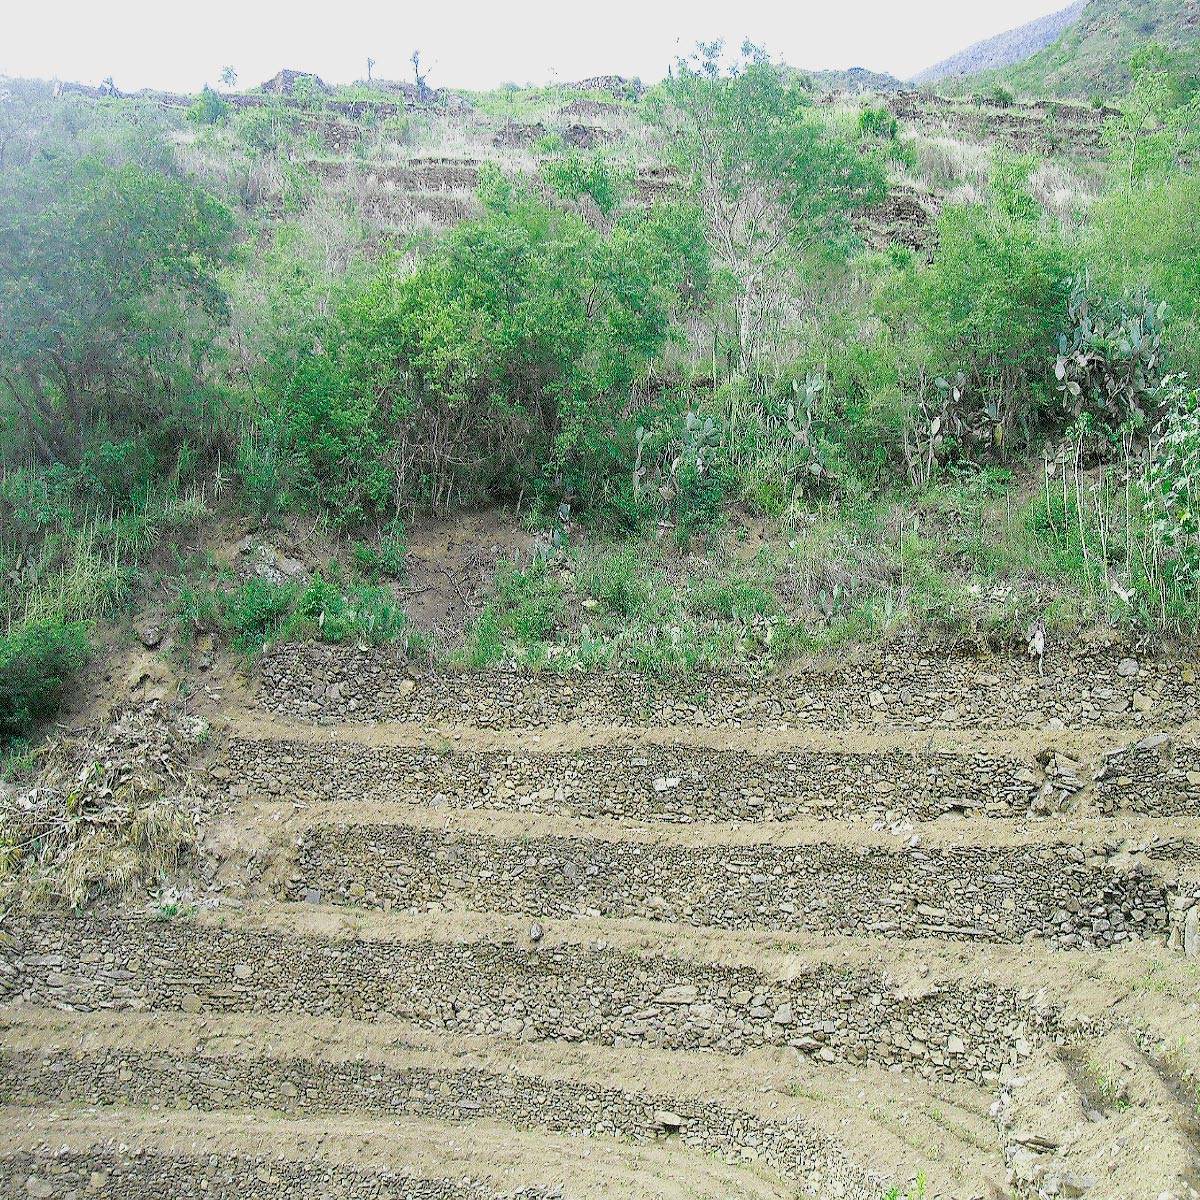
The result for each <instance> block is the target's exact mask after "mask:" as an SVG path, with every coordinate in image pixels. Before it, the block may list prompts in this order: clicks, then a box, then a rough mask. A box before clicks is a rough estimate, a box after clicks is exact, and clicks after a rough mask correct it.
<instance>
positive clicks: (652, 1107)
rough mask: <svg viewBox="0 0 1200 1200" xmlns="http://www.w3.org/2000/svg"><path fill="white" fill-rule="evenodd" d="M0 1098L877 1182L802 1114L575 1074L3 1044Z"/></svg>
mask: <svg viewBox="0 0 1200 1200" xmlns="http://www.w3.org/2000/svg"><path fill="white" fill-rule="evenodd" d="M0 1099H4V1100H6V1101H7V1102H10V1103H12V1102H17V1103H21V1104H35V1103H38V1104H44V1103H51V1104H52V1103H54V1102H55V1101H60V1100H63V1101H73V1102H76V1103H82V1104H87V1105H123V1106H126V1107H128V1106H134V1107H138V1108H143V1109H144V1108H162V1107H167V1108H180V1107H182V1108H193V1107H194V1108H198V1109H201V1110H205V1111H210V1110H217V1109H241V1108H245V1109H262V1108H266V1109H269V1110H274V1111H277V1112H284V1113H289V1114H295V1115H303V1116H312V1115H314V1114H329V1113H339V1114H340V1113H350V1114H353V1115H355V1116H363V1115H367V1114H370V1115H372V1116H386V1117H388V1118H392V1117H397V1116H401V1115H405V1116H415V1117H421V1118H427V1119H433V1120H438V1121H447V1122H457V1121H467V1120H478V1119H491V1120H499V1121H503V1122H505V1123H506V1124H508V1125H511V1126H513V1127H515V1128H517V1129H537V1130H551V1131H553V1132H566V1133H583V1134H589V1135H596V1134H598V1135H608V1136H616V1137H621V1138H625V1139H627V1140H630V1141H634V1142H639V1143H645V1142H651V1141H655V1140H658V1139H663V1138H666V1137H668V1136H672V1135H677V1136H678V1137H679V1138H680V1139H681V1140H682V1141H683V1142H685V1143H687V1144H688V1145H691V1146H694V1147H696V1148H697V1149H698V1150H702V1151H704V1152H707V1153H713V1154H718V1155H721V1156H723V1157H726V1158H729V1159H731V1160H737V1159H738V1158H740V1157H741V1155H742V1152H743V1150H745V1149H747V1148H753V1150H754V1152H755V1154H756V1157H758V1158H760V1159H761V1160H763V1161H764V1162H765V1163H766V1164H767V1165H768V1166H770V1167H772V1168H773V1169H775V1170H776V1171H778V1172H779V1173H780V1174H781V1175H784V1176H786V1177H788V1178H792V1179H807V1178H808V1177H809V1176H811V1175H812V1174H813V1173H814V1172H818V1173H819V1175H820V1177H821V1178H822V1179H823V1180H825V1181H829V1182H832V1181H834V1180H836V1181H838V1182H840V1183H841V1184H842V1185H843V1186H845V1187H847V1188H850V1189H852V1190H851V1192H850V1193H849V1194H851V1195H875V1194H877V1193H881V1192H882V1191H883V1186H882V1184H881V1182H880V1181H879V1180H876V1179H872V1178H871V1177H870V1176H869V1175H868V1174H867V1173H866V1172H865V1171H862V1170H860V1169H858V1168H856V1167H852V1166H851V1165H850V1164H849V1163H848V1162H847V1161H846V1158H845V1156H844V1154H843V1153H842V1151H841V1148H840V1147H839V1146H838V1145H837V1144H836V1143H834V1142H833V1141H832V1140H831V1139H829V1138H828V1137H826V1136H825V1135H823V1134H821V1133H819V1132H818V1131H817V1130H815V1129H813V1128H811V1127H810V1126H809V1125H808V1124H807V1123H805V1122H803V1121H801V1120H799V1119H792V1120H780V1121H763V1120H760V1119H759V1118H758V1117H755V1116H753V1115H751V1114H750V1113H745V1112H737V1111H731V1110H729V1109H726V1108H722V1107H720V1106H718V1105H715V1104H712V1103H710V1102H707V1101H702V1100H700V1101H697V1100H691V1101H682V1100H680V1099H679V1098H677V1097H665V1096H655V1095H650V1094H645V1093H636V1092H626V1091H621V1090H619V1089H617V1088H610V1087H600V1086H596V1085H593V1084H587V1083H579V1082H576V1081H574V1080H547V1079H540V1078H537V1077H534V1076H525V1075H518V1074H513V1073H505V1074H499V1073H496V1072H490V1071H481V1070H472V1069H463V1070H453V1071H437V1070H430V1069H429V1068H425V1067H403V1068H395V1067H388V1066H384V1065H382V1064H380V1063H378V1062H362V1061H343V1062H324V1061H313V1060H308V1059H294V1058H293V1059H278V1058H266V1057H255V1058H242V1057H236V1056H219V1055H186V1056H182V1055H176V1054H164V1053H161V1052H154V1051H134V1050H129V1049H125V1048H121V1049H108V1050H99V1051H82V1052H72V1053H66V1052H57V1053H42V1052H33V1051H25V1052H13V1051H0Z"/></svg>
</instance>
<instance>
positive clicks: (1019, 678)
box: [259, 645, 1200, 729]
mask: <svg viewBox="0 0 1200 1200" xmlns="http://www.w3.org/2000/svg"><path fill="white" fill-rule="evenodd" d="M260 670H261V676H262V687H261V690H260V698H259V703H260V704H261V705H262V706H263V707H264V708H267V709H269V710H270V711H272V712H276V713H280V714H284V715H287V716H291V717H295V716H300V717H305V718H309V719H312V720H316V721H320V722H323V723H325V722H337V721H346V720H387V721H409V722H416V723H418V724H424V725H428V724H437V723H457V724H465V725H476V726H481V727H487V728H523V727H528V726H539V725H548V724H562V723H565V722H577V723H580V724H583V725H626V724H638V723H640V724H652V725H660V726H667V725H670V726H696V725H700V726H719V725H732V726H741V725H750V726H754V725H757V724H773V725H778V724H780V723H786V724H789V725H795V726H803V727H810V728H814V729H873V728H895V729H932V728H948V729H958V728H962V729H967V728H980V729H987V728H993V729H994V728H1015V727H1032V728H1042V727H1044V726H1046V725H1047V724H1048V723H1050V722H1052V721H1057V722H1061V723H1062V724H1064V725H1067V726H1075V727H1083V728H1088V727H1105V726H1122V727H1125V726H1138V725H1141V724H1146V723H1149V724H1150V726H1151V727H1162V726H1163V725H1164V724H1174V723H1178V722H1182V721H1186V720H1189V719H1194V718H1196V717H1197V716H1200V707H1198V705H1197V698H1196V688H1195V684H1194V682H1191V680H1192V679H1193V676H1192V674H1191V669H1190V668H1187V667H1184V666H1182V665H1180V664H1178V663H1174V662H1167V661H1163V662H1155V661H1146V662H1144V663H1139V662H1136V661H1135V660H1133V659H1130V658H1127V657H1119V656H1118V655H1116V654H1114V653H1103V654H1101V653H1093V654H1090V655H1087V656H1080V657H1069V656H1067V655H1062V656H1061V657H1056V658H1054V659H1052V660H1050V661H1048V662H1047V663H1046V666H1045V671H1044V673H1042V674H1039V672H1038V668H1037V665H1036V664H1034V663H1032V662H1028V661H1024V660H1021V659H1016V658H997V659H972V658H965V657H961V656H946V655H937V656H931V655H925V656H922V655H920V654H919V653H918V652H915V651H912V652H905V651H902V652H897V650H896V648H894V647H892V648H890V649H889V652H888V653H887V654H882V653H881V654H880V655H879V657H878V658H877V659H875V660H872V661H871V662H870V663H845V664H839V665H838V666H836V667H831V668H830V669H829V671H828V672H823V673H818V672H815V671H810V672H807V673H799V674H794V675H787V676H774V677H771V678H768V679H763V680H757V681H754V682H743V681H738V680H735V679H732V678H729V677H724V676H716V677H711V678H707V679H704V680H697V681H696V683H695V691H694V693H693V694H689V693H688V692H686V691H683V690H681V689H680V685H676V686H675V688H672V687H671V686H670V685H668V684H665V683H659V682H656V681H654V680H651V679H648V678H646V677H642V676H635V675H630V674H627V673H618V672H595V673H592V674H590V675H587V676H576V675H572V676H566V677H562V676H554V675H550V674H519V673H516V672H507V671H501V670H492V671H483V672H475V673H472V674H470V675H464V674H459V673H454V672H447V671H441V670H431V671H420V670H418V669H417V668H416V667H415V666H413V664H411V663H408V662H407V661H406V660H405V659H404V658H403V657H402V656H401V655H400V654H398V652H396V651H394V650H386V649H385V650H371V649H366V650H357V649H353V648H346V647H338V646H323V645H304V646H294V645H288V646H279V647H277V648H275V649H274V650H272V651H271V652H270V653H268V654H267V655H265V656H264V657H263V659H262V662H261V666H260Z"/></svg>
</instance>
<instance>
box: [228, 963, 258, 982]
mask: <svg viewBox="0 0 1200 1200" xmlns="http://www.w3.org/2000/svg"><path fill="white" fill-rule="evenodd" d="M253 974H254V970H253V968H252V967H251V966H250V964H249V963H238V964H237V965H236V966H235V967H234V968H233V977H234V979H243V980H245V979H249V978H250V976H251V975H253Z"/></svg>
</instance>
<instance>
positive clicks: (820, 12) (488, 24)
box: [0, 0, 1069, 91]
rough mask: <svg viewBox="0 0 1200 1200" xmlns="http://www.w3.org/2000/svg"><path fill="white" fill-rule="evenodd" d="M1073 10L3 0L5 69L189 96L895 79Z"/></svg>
mask: <svg viewBox="0 0 1200 1200" xmlns="http://www.w3.org/2000/svg"><path fill="white" fill-rule="evenodd" d="M1068 2H1069V0H907V2H903V3H902V2H899V0H832V2H830V0H792V3H790V4H789V3H782V2H780V0H776V2H775V3H769V2H764V0H741V2H740V3H731V2H730V0H722V2H721V3H717V2H715V0H669V2H666V3H663V2H655V0H600V2H597V3H592V4H588V5H578V4H564V3H557V4H556V3H551V2H548V0H507V2H494V3H487V2H485V0H450V2H449V3H448V2H446V0H423V2H422V3H420V4H413V3H410V2H408V0H394V2H392V3H387V2H386V0H363V2H358V3H343V4H333V3H329V2H328V0H325V2H324V3H322V4H320V6H319V7H318V6H317V5H315V4H310V3H307V2H305V0H299V2H297V0H292V2H291V3H289V2H287V0H240V2H238V0H199V2H193V3H190V4H186V5H185V4H180V3H178V0H175V2H172V0H57V2H55V0H32V2H31V0H5V7H7V8H9V12H8V13H7V15H5V16H4V17H3V18H2V19H0V74H7V75H22V76H38V77H41V78H44V79H52V78H58V79H73V80H79V81H81V82H85V83H96V82H99V81H100V80H102V79H103V78H104V77H105V76H106V75H112V76H113V78H114V79H115V81H116V83H117V86H118V87H120V88H122V89H123V90H127V91H131V90H135V89H137V88H141V87H154V88H164V89H176V90H179V91H197V90H199V88H200V86H201V85H202V84H204V83H205V82H213V83H215V82H216V80H217V78H218V76H219V74H220V71H221V68H222V67H223V66H224V65H226V64H229V65H232V66H233V67H234V68H235V69H236V70H237V72H238V75H239V85H240V86H243V87H250V86H254V85H256V84H258V83H260V82H261V81H262V80H264V79H266V78H268V77H269V76H271V75H273V74H274V73H275V71H277V70H278V69H279V68H280V67H285V66H286V67H294V68H297V69H300V70H309V71H316V72H317V73H318V74H319V75H321V77H322V78H323V79H325V80H326V81H328V82H330V83H348V82H351V81H352V80H354V79H357V78H361V77H363V76H364V75H365V74H366V59H367V56H368V55H370V56H371V57H372V58H374V59H375V60H376V67H375V74H376V76H383V77H387V78H408V75H409V64H408V58H409V55H410V54H411V53H412V51H413V50H414V49H416V48H419V49H420V50H421V51H422V58H423V60H424V61H426V62H427V63H428V66H429V70H428V77H429V83H430V84H431V85H433V86H447V85H448V86H452V87H493V86H495V85H497V84H500V83H505V82H508V81H514V82H518V83H526V82H536V83H542V82H549V81H553V80H558V81H568V80H572V79H580V78H583V77H586V76H589V75H599V74H619V75H638V76H640V77H641V78H642V79H643V80H644V81H646V82H652V81H655V80H658V79H660V78H662V76H663V75H664V74H665V73H666V68H667V65H668V64H669V63H670V62H671V61H672V60H673V59H674V58H675V56H676V55H677V54H678V53H679V52H680V51H687V50H690V49H691V48H692V46H693V45H694V44H695V43H696V41H697V40H700V39H703V40H705V41H709V40H712V39H714V38H718V37H724V38H725V39H726V40H727V41H728V42H730V43H737V44H740V43H741V41H742V39H743V38H745V37H747V36H749V37H750V38H752V39H753V40H754V41H756V42H759V43H760V44H763V45H765V46H766V47H767V49H768V50H770V51H771V53H772V54H773V55H774V56H775V57H776V58H778V59H783V60H785V61H787V62H789V63H791V64H792V65H794V66H798V67H806V68H810V69H821V68H825V67H867V68H870V69H871V70H876V71H890V72H892V73H893V74H894V75H898V76H900V77H901V78H905V77H907V76H910V75H912V74H915V73H916V72H917V71H919V70H921V69H922V68H923V67H926V66H929V65H931V64H932V63H934V62H937V61H938V60H939V59H942V58H945V57H946V56H947V55H948V54H952V53H954V52H955V51H957V50H960V49H962V48H963V47H965V46H967V45H969V44H970V43H972V42H975V41H979V40H980V39H981V38H985V37H990V36H991V35H992V34H995V33H1001V32H1003V31H1004V30H1006V29H1010V28H1012V27H1013V26H1016V25H1022V24H1024V23H1025V22H1026V21H1029V20H1032V19H1033V18H1034V17H1039V16H1043V15H1045V14H1046V13H1049V12H1054V11H1056V10H1057V9H1059V8H1062V7H1064V6H1065V4H1066V3H1068Z"/></svg>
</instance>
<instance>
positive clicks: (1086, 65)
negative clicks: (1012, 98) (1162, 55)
mask: <svg viewBox="0 0 1200 1200" xmlns="http://www.w3.org/2000/svg"><path fill="white" fill-rule="evenodd" d="M1152 42H1159V43H1161V44H1162V45H1164V46H1166V47H1167V48H1168V49H1172V50H1183V51H1192V52H1194V51H1196V50H1197V49H1200V0H1090V2H1089V3H1088V5H1087V7H1086V8H1085V9H1084V11H1083V15H1082V17H1080V19H1079V20H1078V22H1076V23H1075V24H1074V25H1072V26H1071V27H1070V28H1068V29H1067V30H1065V32H1064V33H1063V35H1062V37H1060V38H1059V39H1058V41H1056V42H1055V43H1054V44H1053V45H1051V46H1047V47H1046V48H1045V49H1044V50H1041V51H1040V52H1039V53H1037V54H1035V55H1033V56H1032V57H1031V58H1028V59H1026V60H1025V61H1024V62H1022V63H1020V64H1018V65H1017V66H1014V67H1011V68H1009V69H1008V70H1007V71H1004V72H1002V75H1003V78H1004V79H1005V81H1006V82H1007V83H1008V85H1009V86H1010V87H1012V88H1013V89H1014V90H1016V91H1019V92H1021V93H1024V94H1026V95H1036V96H1064V97H1065V96H1078V97H1081V98H1086V97H1091V96H1105V97H1111V96H1115V95H1118V94H1120V93H1121V92H1123V91H1124V89H1125V88H1126V87H1127V85H1128V83H1129V58H1130V55H1131V54H1132V53H1133V51H1134V50H1136V49H1137V48H1138V47H1139V46H1144V45H1147V44H1149V43H1152Z"/></svg>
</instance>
